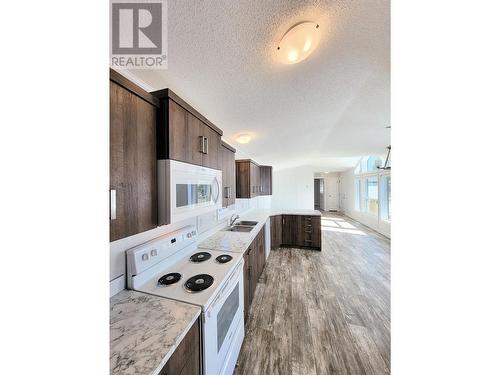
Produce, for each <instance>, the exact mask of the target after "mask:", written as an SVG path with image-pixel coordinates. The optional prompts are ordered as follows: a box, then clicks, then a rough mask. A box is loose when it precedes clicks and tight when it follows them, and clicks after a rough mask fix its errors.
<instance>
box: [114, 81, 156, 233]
mask: <svg viewBox="0 0 500 375" xmlns="http://www.w3.org/2000/svg"><path fill="white" fill-rule="evenodd" d="M110 189H112V190H114V191H115V197H116V199H115V202H116V205H115V206H116V210H115V213H116V218H115V219H112V220H110V240H111V241H114V240H118V239H120V238H124V237H128V236H131V235H133V234H137V233H140V232H144V231H146V230H149V229H152V228H155V227H156V226H157V223H158V219H157V210H156V199H157V195H156V108H155V107H154V106H153V105H152V104H150V103H148V102H146V101H145V100H143V99H141V98H140V97H138V96H136V95H134V94H132V93H131V92H130V91H128V90H126V89H124V88H123V87H121V86H120V85H118V84H116V83H114V82H110Z"/></svg>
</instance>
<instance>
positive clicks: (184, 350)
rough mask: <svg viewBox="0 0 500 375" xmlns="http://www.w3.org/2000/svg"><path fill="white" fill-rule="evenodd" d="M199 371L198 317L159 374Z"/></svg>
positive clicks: (190, 374)
mask: <svg viewBox="0 0 500 375" xmlns="http://www.w3.org/2000/svg"><path fill="white" fill-rule="evenodd" d="M201 373H202V371H201V359H200V319H198V320H197V321H196V322H195V323H194V324H193V326H192V327H191V329H190V330H189V332H188V333H187V334H186V336H185V337H184V339H183V340H182V342H181V343H180V344H179V346H178V347H177V349H175V352H174V354H172V356H171V357H170V359H169V360H168V362H167V364H166V365H165V366H164V367H163V368H162V370H161V371H160V375H174V374H176V375H199V374H201Z"/></svg>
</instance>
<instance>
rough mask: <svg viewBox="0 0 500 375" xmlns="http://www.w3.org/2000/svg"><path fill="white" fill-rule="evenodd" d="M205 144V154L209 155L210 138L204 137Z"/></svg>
mask: <svg viewBox="0 0 500 375" xmlns="http://www.w3.org/2000/svg"><path fill="white" fill-rule="evenodd" d="M203 142H204V143H203V145H204V146H205V154H206V155H208V138H207V137H204V140H203Z"/></svg>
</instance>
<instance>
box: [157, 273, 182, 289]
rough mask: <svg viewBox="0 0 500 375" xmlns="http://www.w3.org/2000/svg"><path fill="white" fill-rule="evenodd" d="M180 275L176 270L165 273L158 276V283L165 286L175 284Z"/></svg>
mask: <svg viewBox="0 0 500 375" xmlns="http://www.w3.org/2000/svg"><path fill="white" fill-rule="evenodd" d="M181 277H182V276H181V274H180V273H177V272H174V273H167V274H166V275H163V276H162V277H160V279H159V280H158V285H161V286H167V285H172V284H175V283H176V282H178V281H179V280H180V279H181Z"/></svg>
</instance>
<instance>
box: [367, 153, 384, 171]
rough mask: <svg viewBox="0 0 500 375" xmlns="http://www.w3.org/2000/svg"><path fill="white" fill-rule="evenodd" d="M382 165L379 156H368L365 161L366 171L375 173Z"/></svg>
mask: <svg viewBox="0 0 500 375" xmlns="http://www.w3.org/2000/svg"><path fill="white" fill-rule="evenodd" d="M381 165H382V158H381V157H380V156H370V157H369V158H368V159H367V160H366V171H367V172H377V170H378V168H377V167H380V166H381Z"/></svg>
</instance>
